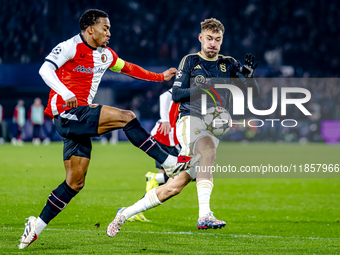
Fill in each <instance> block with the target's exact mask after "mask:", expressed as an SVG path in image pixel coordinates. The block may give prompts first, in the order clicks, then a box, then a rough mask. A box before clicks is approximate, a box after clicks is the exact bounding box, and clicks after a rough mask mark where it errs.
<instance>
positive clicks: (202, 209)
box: [196, 180, 214, 217]
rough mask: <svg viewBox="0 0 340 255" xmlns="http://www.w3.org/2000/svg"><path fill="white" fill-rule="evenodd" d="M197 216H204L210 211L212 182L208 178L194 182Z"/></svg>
mask: <svg viewBox="0 0 340 255" xmlns="http://www.w3.org/2000/svg"><path fill="white" fill-rule="evenodd" d="M196 187H197V196H198V205H199V217H203V216H205V215H206V214H207V213H209V212H210V195H211V191H212V189H213V187H214V184H213V183H212V182H211V181H209V180H202V181H199V182H197V183H196Z"/></svg>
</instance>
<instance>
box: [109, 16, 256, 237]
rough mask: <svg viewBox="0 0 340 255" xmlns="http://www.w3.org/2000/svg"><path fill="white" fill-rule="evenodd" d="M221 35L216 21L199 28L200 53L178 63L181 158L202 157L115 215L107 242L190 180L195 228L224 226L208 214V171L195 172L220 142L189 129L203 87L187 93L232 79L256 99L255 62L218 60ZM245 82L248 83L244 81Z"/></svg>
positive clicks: (176, 91)
mask: <svg viewBox="0 0 340 255" xmlns="http://www.w3.org/2000/svg"><path fill="white" fill-rule="evenodd" d="M223 33H224V26H223V24H222V23H221V22H220V21H218V20H216V19H214V18H212V19H208V20H205V21H204V22H202V23H201V33H200V34H199V41H200V42H201V51H200V52H198V53H195V54H190V55H187V56H185V57H184V58H183V59H182V61H181V63H180V65H179V68H178V69H179V71H178V75H177V76H176V79H175V82H174V85H173V88H172V99H173V101H174V102H175V103H180V107H179V112H180V113H179V117H178V121H177V124H176V128H177V130H176V134H177V138H178V140H179V142H180V144H181V152H180V155H183V154H184V155H192V154H196V155H198V154H200V155H202V156H201V159H200V162H199V163H198V162H197V165H195V166H193V167H191V168H190V169H189V170H187V171H185V172H182V173H180V174H179V175H178V176H176V177H175V178H174V179H171V178H170V179H169V180H168V182H167V183H166V184H164V185H162V186H159V187H157V188H154V189H152V190H150V191H149V192H147V193H146V194H145V196H144V197H143V198H142V199H141V200H139V201H137V202H136V203H135V204H134V205H132V206H129V207H122V208H120V209H118V211H117V214H116V217H115V218H114V220H113V221H112V222H111V223H110V224H109V226H108V227H107V235H108V236H111V237H112V236H115V235H117V234H118V233H119V231H120V229H121V227H122V226H123V224H124V223H125V222H126V219H128V218H129V217H131V215H134V214H136V213H140V212H143V211H146V210H148V209H150V208H153V207H156V206H158V205H160V204H162V203H163V202H165V201H166V200H167V199H169V198H171V197H173V196H175V195H177V194H179V193H180V192H181V190H182V189H183V188H184V187H185V186H186V185H187V184H188V183H189V182H190V181H192V180H194V179H196V186H197V195H198V202H199V217H198V220H197V224H196V226H197V228H198V229H207V228H213V229H217V228H221V227H224V226H225V225H226V223H225V222H224V221H222V220H218V219H216V217H215V216H214V215H213V212H212V211H211V209H210V196H211V192H212V189H213V176H212V173H211V172H208V171H207V172H205V171H197V172H196V170H197V169H198V170H199V169H207V168H208V167H209V166H214V164H215V160H216V149H217V146H218V143H219V140H218V139H217V138H216V137H214V136H213V135H212V134H210V133H209V132H207V130H205V128H204V127H203V125H202V126H201V125H199V124H198V125H192V124H193V121H190V120H191V119H196V120H198V123H202V122H201V120H200V118H198V116H199V114H200V113H201V105H202V104H201V103H202V102H201V101H200V98H201V97H200V96H198V97H197V95H200V91H201V90H200V89H201V88H202V87H201V86H204V85H203V84H200V85H198V84H197V85H198V86H195V87H191V84H190V81H191V80H192V78H193V80H195V78H196V77H197V80H202V79H206V78H207V79H210V80H212V78H221V79H224V80H228V79H229V80H230V78H231V77H233V78H236V80H235V81H237V84H236V85H238V86H240V88H242V89H246V88H247V87H248V86H251V87H252V88H253V89H254V91H255V93H254V95H255V97H256V96H257V95H258V86H257V83H256V81H255V80H254V78H253V74H254V70H255V68H256V66H257V64H255V65H254V57H252V56H251V54H249V55H248V54H247V56H246V61H245V65H244V66H241V64H240V63H239V62H238V61H236V60H234V59H233V58H231V57H225V56H223V55H219V54H218V53H219V51H220V47H221V44H222V40H223ZM246 77H247V78H249V79H246ZM198 78H199V79H198ZM205 90H206V88H205ZM223 92H224V93H225V94H224V95H223V98H222V95H221V98H219V99H220V101H221V105H222V104H223V106H224V108H225V109H228V107H229V98H230V97H228V95H229V96H230V94H227V93H230V92H227V91H223ZM209 93H210V92H209ZM190 96H193V98H195V99H194V100H191V98H190ZM222 102H223V103H222ZM208 104H209V102H208ZM195 108H196V109H195ZM195 110H197V111H198V112H199V114H198V115H196V114H193V113H195ZM195 124H196V123H195ZM196 166H197V167H198V168H196Z"/></svg>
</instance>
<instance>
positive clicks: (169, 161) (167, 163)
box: [162, 155, 177, 168]
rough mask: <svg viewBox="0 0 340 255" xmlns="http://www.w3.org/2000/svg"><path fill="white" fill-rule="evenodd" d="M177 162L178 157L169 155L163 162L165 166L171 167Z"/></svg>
mask: <svg viewBox="0 0 340 255" xmlns="http://www.w3.org/2000/svg"><path fill="white" fill-rule="evenodd" d="M176 163H177V157H175V156H172V155H169V156H168V157H167V158H166V160H165V161H164V162H163V164H162V166H163V167H166V168H167V167H170V166H173V165H174V164H176Z"/></svg>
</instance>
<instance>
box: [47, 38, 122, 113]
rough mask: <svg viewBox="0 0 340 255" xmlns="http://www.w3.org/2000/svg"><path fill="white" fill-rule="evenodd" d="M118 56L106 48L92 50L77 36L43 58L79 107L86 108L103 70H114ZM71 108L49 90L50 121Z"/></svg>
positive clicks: (94, 92) (59, 45) (48, 107)
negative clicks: (83, 106) (53, 69)
mask: <svg viewBox="0 0 340 255" xmlns="http://www.w3.org/2000/svg"><path fill="white" fill-rule="evenodd" d="M117 59H118V55H117V54H116V53H115V52H114V51H113V50H112V49H110V48H109V47H99V48H93V47H91V46H90V45H88V44H87V43H86V42H85V41H84V40H83V38H82V36H81V35H80V34H78V35H76V36H74V37H72V38H71V39H69V40H67V41H64V42H62V43H60V44H58V45H57V46H56V47H55V48H54V49H53V50H52V51H51V53H50V54H49V55H48V56H47V57H46V61H48V62H51V63H52V64H53V65H54V66H55V67H56V69H57V70H56V71H55V72H56V74H57V77H58V79H59V80H60V81H61V82H62V83H63V84H64V85H65V86H66V88H67V89H68V90H70V91H71V92H72V93H74V95H75V96H76V98H77V101H78V105H89V104H91V103H92V100H93V98H94V97H95V95H96V93H97V89H98V86H99V83H100V81H101V78H102V76H103V74H104V72H105V71H106V69H108V68H111V67H113V66H114V65H115V64H116V62H117ZM68 109H70V108H68V107H66V104H65V101H64V100H63V98H62V97H61V96H60V95H58V94H57V93H56V92H55V91H54V90H52V89H51V92H50V95H49V100H48V105H47V107H46V109H45V114H46V115H47V116H48V117H50V118H51V119H53V116H55V115H58V114H60V113H62V112H64V111H65V110H68Z"/></svg>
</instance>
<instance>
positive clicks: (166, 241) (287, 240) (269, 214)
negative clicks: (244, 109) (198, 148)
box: [0, 143, 340, 254]
mask: <svg viewBox="0 0 340 255" xmlns="http://www.w3.org/2000/svg"><path fill="white" fill-rule="evenodd" d="M339 155H340V147H339V146H338V147H336V146H327V145H325V144H309V145H305V146H300V145H297V144H282V145H278V144H273V143H254V144H248V145H242V144H240V143H221V144H220V146H219V151H218V156H217V162H220V164H222V163H223V164H231V165H235V166H237V167H240V166H241V165H260V164H272V165H280V164H286V165H290V164H296V165H299V164H312V163H315V164H317V163H325V164H339V163H340V157H339ZM150 170H152V171H154V161H153V160H152V159H151V158H149V157H148V156H146V155H145V154H144V153H143V152H141V151H139V150H138V149H136V148H134V147H133V146H132V145H131V144H130V143H119V144H118V145H115V146H112V145H105V146H103V145H101V144H99V143H94V144H93V152H92V161H91V163H90V167H89V171H88V174H87V179H86V184H85V188H84V189H83V190H82V191H81V192H80V193H79V195H78V196H77V197H75V198H74V199H73V200H72V201H71V202H70V204H69V205H68V206H67V207H66V209H65V210H64V211H63V212H62V213H61V214H60V215H59V216H58V217H57V218H55V219H54V220H53V221H52V222H51V223H50V224H49V225H48V226H47V229H46V230H44V231H43V232H42V234H41V235H40V236H39V238H38V240H36V241H35V242H34V243H33V244H32V245H31V246H30V247H28V248H27V249H25V250H18V248H17V245H18V244H19V241H18V240H19V238H20V236H21V235H22V232H23V228H24V223H25V217H28V216H31V215H34V216H38V215H39V213H40V211H41V209H42V208H43V206H44V204H45V202H46V199H47V197H48V195H49V194H50V192H51V191H52V190H53V189H54V188H56V187H57V185H59V184H60V183H61V182H62V181H63V180H64V178H65V170H64V167H63V162H62V144H61V143H52V144H51V145H49V146H43V145H41V146H38V147H35V146H33V145H31V144H30V143H26V144H25V145H24V146H23V147H14V146H12V145H9V144H5V145H2V146H0V199H1V200H0V201H1V206H0V219H1V220H0V253H1V254H31V253H34V254H124V253H144V254H338V253H340V223H339V220H340V194H339V189H340V179H338V178H227V177H228V175H226V174H223V175H221V176H219V177H224V178H215V180H214V189H213V193H212V196H211V209H212V210H213V211H214V212H215V215H216V217H217V218H218V219H222V220H225V221H226V222H227V226H226V227H225V228H223V229H218V230H205V231H202V230H201V231H199V230H197V229H196V221H197V217H198V201H197V193H196V185H195V184H194V183H190V184H189V185H188V186H187V187H185V188H184V190H183V191H182V193H181V194H179V195H178V196H176V197H174V198H172V199H170V200H168V201H167V202H165V203H164V204H163V205H161V206H159V207H157V208H154V209H152V210H149V211H147V212H146V213H145V216H146V217H147V218H148V219H150V220H152V222H149V223H140V222H134V223H130V222H129V223H127V224H125V225H124V226H123V228H122V230H121V232H120V233H119V234H118V235H117V236H116V237H114V238H109V237H108V236H107V235H106V227H107V225H108V224H109V223H110V222H111V220H112V219H113V218H114V216H115V214H116V211H117V209H118V208H120V207H122V206H129V205H131V204H133V203H134V202H136V201H137V200H138V199H140V198H141V197H142V196H143V194H144V189H145V181H144V174H145V173H146V172H148V171H150ZM339 175H340V173H339ZM311 176H312V175H311ZM311 176H309V175H307V174H306V175H304V177H311ZM244 177H247V175H244ZM95 224H100V225H99V227H98V228H97V227H96V226H95ZM97 226H98V225H97Z"/></svg>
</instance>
